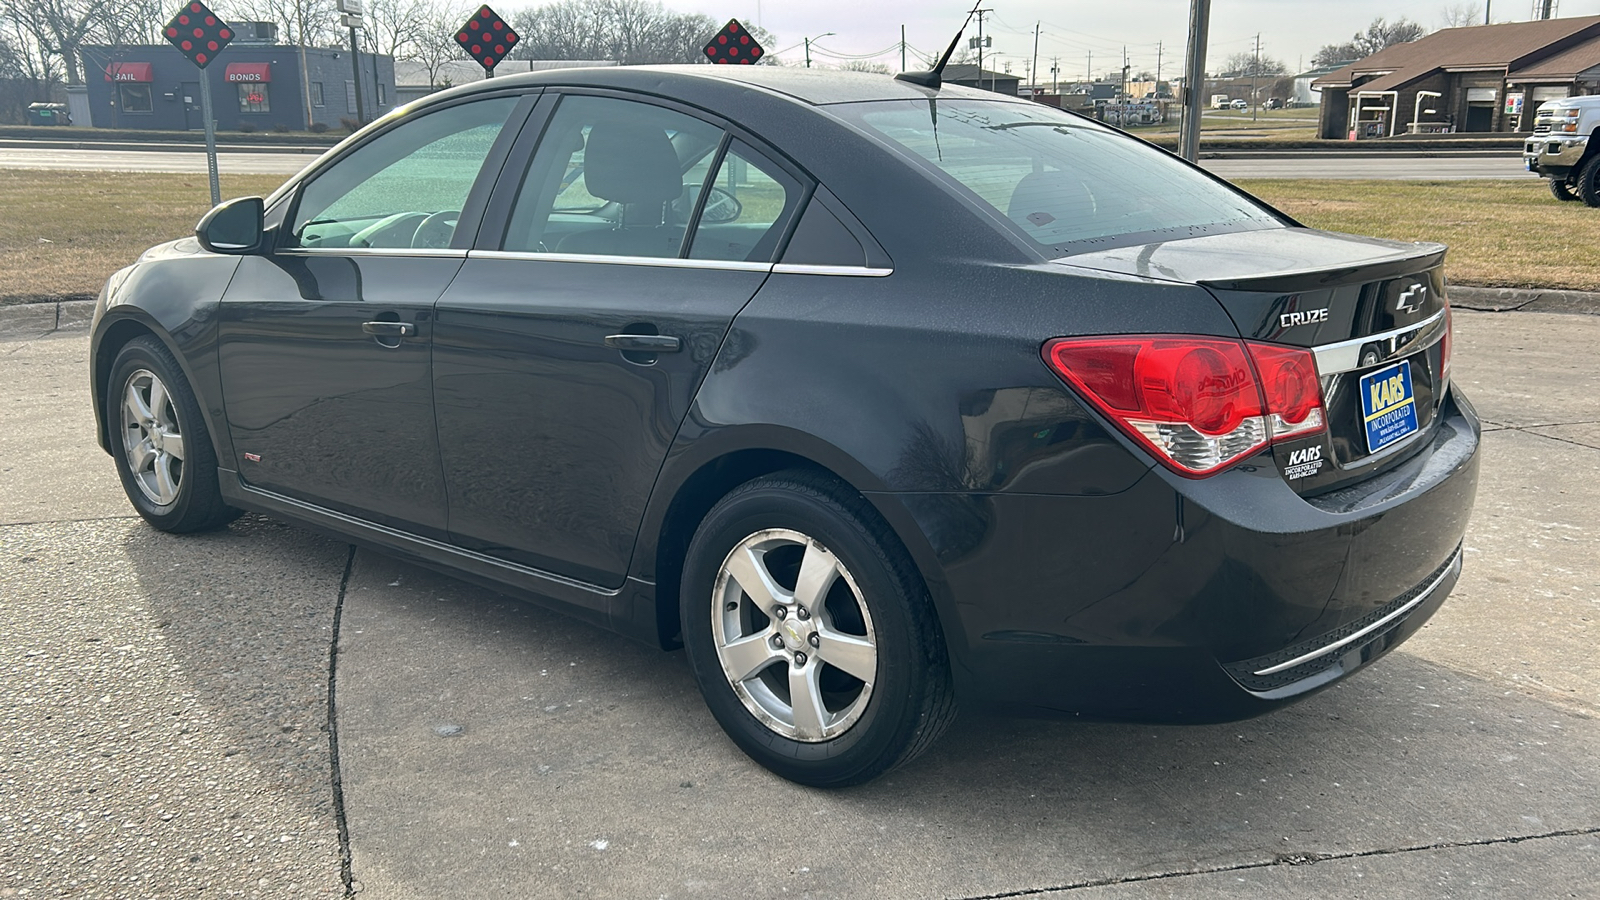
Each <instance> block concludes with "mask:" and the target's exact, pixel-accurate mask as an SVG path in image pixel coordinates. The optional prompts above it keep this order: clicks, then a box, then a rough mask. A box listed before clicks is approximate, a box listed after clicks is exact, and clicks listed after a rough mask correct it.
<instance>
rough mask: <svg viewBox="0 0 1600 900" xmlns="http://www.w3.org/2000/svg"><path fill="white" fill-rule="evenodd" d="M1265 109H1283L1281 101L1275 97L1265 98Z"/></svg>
mask: <svg viewBox="0 0 1600 900" xmlns="http://www.w3.org/2000/svg"><path fill="white" fill-rule="evenodd" d="M1266 108H1267V109H1283V101H1282V100H1280V99H1279V98H1277V97H1268V98H1267V106H1266Z"/></svg>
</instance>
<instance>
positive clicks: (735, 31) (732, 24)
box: [706, 19, 767, 66]
mask: <svg viewBox="0 0 1600 900" xmlns="http://www.w3.org/2000/svg"><path fill="white" fill-rule="evenodd" d="M766 52H767V51H765V50H763V49H762V48H761V45H760V44H758V43H756V39H755V38H754V37H751V36H750V32H748V31H746V30H745V27H744V26H743V25H741V24H739V20H738V19H729V20H728V24H726V25H724V26H722V30H721V31H719V32H717V33H716V34H715V35H714V36H713V37H712V38H711V43H709V44H706V59H709V60H711V61H712V62H714V63H732V64H734V65H744V66H753V65H755V64H756V60H758V59H760V58H761V55H762V54H763V53H766Z"/></svg>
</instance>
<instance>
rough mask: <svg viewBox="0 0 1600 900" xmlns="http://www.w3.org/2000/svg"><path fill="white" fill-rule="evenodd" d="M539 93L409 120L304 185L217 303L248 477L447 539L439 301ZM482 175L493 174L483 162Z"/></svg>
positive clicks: (237, 438) (232, 425)
mask: <svg viewBox="0 0 1600 900" xmlns="http://www.w3.org/2000/svg"><path fill="white" fill-rule="evenodd" d="M532 103H533V98H531V97H522V96H519V95H516V94H505V95H501V96H495V97H489V98H483V99H468V100H466V101H464V102H458V103H454V104H450V105H447V106H444V107H442V108H440V109H437V110H433V111H430V112H426V113H423V114H420V115H416V116H414V117H408V118H406V119H403V120H401V121H400V122H399V123H398V124H397V125H395V126H394V127H392V128H390V129H387V130H385V131H383V132H381V133H379V134H378V135H376V136H375V137H373V138H372V139H370V140H368V141H366V142H365V143H363V144H362V145H360V146H359V147H357V148H355V149H353V150H351V151H349V152H347V153H346V154H344V155H343V156H341V157H340V158H339V159H338V160H336V161H335V162H333V163H332V164H331V165H329V166H327V167H326V168H324V169H323V170H322V171H319V172H317V173H315V174H314V175H312V176H311V178H310V179H309V180H307V181H306V182H305V183H304V184H302V185H301V186H300V187H299V189H298V190H297V191H296V193H295V195H294V197H293V198H292V206H291V207H290V208H289V211H288V213H287V215H286V216H285V217H284V220H283V222H282V224H281V225H279V226H278V227H277V229H276V231H277V233H276V235H275V236H274V238H273V245H272V246H273V249H271V250H270V251H269V252H267V253H263V254H260V255H256V256H248V257H245V258H244V259H243V261H242V262H241V265H240V267H239V270H238V273H237V274H236V275H235V276H234V278H233V281H232V283H231V284H229V286H228V289H227V292H226V293H225V294H224V296H223V299H222V303H221V305H220V313H219V315H220V325H219V347H218V360H219V365H220V368H221V375H222V387H223V395H224V399H225V403H226V407H227V424H228V429H229V431H230V433H231V435H232V438H233V445H234V447H235V448H236V452H237V453H238V454H239V458H238V460H237V461H236V463H235V465H236V467H237V469H238V471H239V474H240V477H241V478H242V479H243V480H244V482H245V483H246V484H248V485H250V486H251V487H254V488H257V489H261V490H265V491H270V492H273V493H276V494H280V495H283V496H287V497H292V498H295V499H298V500H302V501H306V502H309V503H313V504H317V505H319V506H324V507H327V508H330V509H334V510H338V511H341V512H344V513H348V514H351V515H355V516H359V517H361V518H364V519H367V520H370V521H374V522H378V523H382V524H385V525H390V526H394V527H400V528H405V529H407V530H411V531H415V532H417V533H420V534H424V535H429V536H433V537H436V538H440V539H442V538H444V536H445V519H446V514H447V509H446V505H445V499H444V480H443V478H442V476H441V475H440V471H439V450H438V441H437V436H436V435H435V433H434V418H433V386H432V377H431V368H430V365H431V360H430V352H431V350H430V345H431V341H432V333H433V304H434V302H435V301H436V300H438V299H439V295H440V294H441V293H443V292H444V289H445V287H446V286H447V285H448V284H449V283H450V280H451V279H452V278H454V277H455V275H456V273H457V272H458V271H459V270H460V268H461V265H462V263H463V262H464V261H465V259H466V253H467V247H469V246H470V242H471V240H472V239H473V236H474V235H475V233H476V225H477V223H478V222H479V220H480V218H481V210H482V208H483V203H484V199H485V198H486V197H487V194H488V191H489V189H490V186H491V185H492V182H493V178H494V177H495V175H497V174H498V172H499V167H500V165H501V164H502V163H503V161H504V158H505V155H506V153H507V152H509V149H510V146H511V143H512V142H513V139H514V137H515V134H514V132H515V128H512V127H508V123H514V122H516V123H520V121H521V119H519V118H518V116H521V117H522V118H526V115H527V112H528V110H529V109H530V108H531V106H532ZM486 172H487V175H485V173H486Z"/></svg>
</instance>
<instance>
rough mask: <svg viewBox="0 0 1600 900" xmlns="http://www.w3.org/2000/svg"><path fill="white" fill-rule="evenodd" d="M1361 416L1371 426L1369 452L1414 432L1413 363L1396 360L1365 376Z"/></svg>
mask: <svg viewBox="0 0 1600 900" xmlns="http://www.w3.org/2000/svg"><path fill="white" fill-rule="evenodd" d="M1361 416H1362V419H1363V420H1364V421H1365V423H1366V427H1367V452H1368V453H1377V452H1378V451H1379V450H1382V449H1383V448H1384V447H1387V446H1389V445H1390V444H1392V443H1394V442H1395V441H1398V440H1400V439H1401V438H1404V437H1405V436H1406V435H1409V434H1414V433H1415V432H1416V430H1417V428H1418V425H1417V401H1416V398H1415V397H1414V396H1412V392H1411V362H1410V361H1409V360H1407V361H1404V362H1399V363H1395V364H1394V365H1392V366H1389V367H1388V368H1386V369H1379V370H1378V371H1376V372H1373V373H1371V374H1369V375H1363V376H1361Z"/></svg>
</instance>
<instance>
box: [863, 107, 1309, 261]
mask: <svg viewBox="0 0 1600 900" xmlns="http://www.w3.org/2000/svg"><path fill="white" fill-rule="evenodd" d="M832 109H833V110H834V111H835V112H837V113H838V114H839V115H842V116H844V117H846V118H848V119H851V120H852V121H854V122H856V123H858V124H860V125H862V126H865V127H866V128H867V129H868V130H869V131H872V132H874V133H876V134H877V135H879V136H880V137H882V138H883V139H885V140H886V141H887V142H888V143H889V144H890V146H891V147H893V148H895V149H896V150H898V151H899V152H900V153H902V154H903V155H904V156H906V157H907V158H909V159H910V160H912V161H913V162H915V163H917V164H919V165H921V166H923V167H925V168H927V169H930V170H932V171H933V172H935V173H936V174H937V175H938V176H939V177H940V180H943V181H945V183H947V184H949V185H951V186H952V188H953V189H955V190H957V191H959V192H963V193H967V194H969V195H970V196H974V197H975V198H976V199H977V200H978V201H979V202H981V203H983V204H986V205H987V206H990V207H992V208H993V209H995V210H996V211H997V212H999V214H1000V215H1001V216H1002V217H1004V219H1005V220H1006V221H1007V222H1008V223H1010V225H1011V227H1012V228H1013V229H1015V230H1016V231H1017V232H1019V233H1020V234H1022V235H1023V236H1025V237H1027V238H1028V239H1029V240H1031V241H1033V242H1034V243H1035V244H1037V245H1039V247H1040V250H1041V251H1042V252H1045V253H1046V254H1047V255H1051V256H1061V255H1065V254H1069V253H1073V252H1078V251H1082V250H1086V249H1102V248H1106V247H1111V246H1124V245H1130V244H1137V243H1144V242H1146V241H1151V240H1163V239H1170V238H1172V237H1177V236H1188V235H1199V234H1211V233H1220V232H1229V231H1247V230H1254V229H1260V228H1274V227H1283V223H1282V221H1281V220H1279V219H1278V218H1277V217H1276V216H1275V215H1273V214H1272V212H1271V211H1270V210H1268V209H1266V208H1265V207H1263V206H1261V205H1260V204H1259V203H1257V202H1256V201H1254V200H1252V199H1251V198H1250V197H1248V196H1247V195H1245V194H1243V193H1241V192H1239V191H1236V190H1233V189H1231V188H1229V187H1228V186H1226V185H1223V184H1220V183H1218V182H1216V181H1213V180H1211V179H1210V178H1207V177H1206V176H1205V175H1204V174H1202V173H1200V172H1196V171H1195V170H1193V169H1192V168H1190V167H1189V166H1187V165H1186V164H1184V163H1183V162H1181V161H1179V160H1178V159H1177V158H1176V157H1173V156H1171V155H1170V154H1167V153H1165V152H1163V151H1161V150H1157V149H1155V148H1153V147H1150V146H1148V145H1146V144H1143V143H1141V142H1139V141H1136V140H1134V139H1132V138H1129V137H1127V136H1126V135H1122V134H1119V133H1118V132H1116V131H1113V130H1112V129H1110V128H1106V127H1105V126H1103V125H1100V124H1098V123H1095V122H1091V121H1089V120H1087V119H1083V118H1079V117H1077V116H1072V115H1069V114H1067V113H1063V112H1061V111H1059V110H1055V109H1051V108H1049V107H1046V106H1040V105H1036V104H1030V103H996V102H992V101H983V100H938V101H922V100H904V101H899V100H895V101H884V102H876V103H858V104H842V105H839V106H835V107H832Z"/></svg>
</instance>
